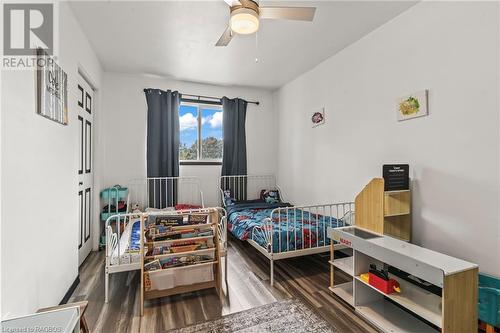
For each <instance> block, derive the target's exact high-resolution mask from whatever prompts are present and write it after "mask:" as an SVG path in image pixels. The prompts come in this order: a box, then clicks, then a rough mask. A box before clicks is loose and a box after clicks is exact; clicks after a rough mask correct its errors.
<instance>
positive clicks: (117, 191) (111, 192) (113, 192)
mask: <svg viewBox="0 0 500 333" xmlns="http://www.w3.org/2000/svg"><path fill="white" fill-rule="evenodd" d="M127 193H128V189H127V188H126V187H121V186H120V185H115V186H113V187H109V188H106V189H104V190H102V191H101V198H102V199H104V200H109V199H110V197H111V200H116V201H118V200H125V198H126V197H127Z"/></svg>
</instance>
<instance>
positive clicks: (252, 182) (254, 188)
mask: <svg viewBox="0 0 500 333" xmlns="http://www.w3.org/2000/svg"><path fill="white" fill-rule="evenodd" d="M277 189H279V187H278V185H277V184H276V177H275V176H274V175H240V176H222V177H220V179H219V190H220V200H221V203H222V204H223V205H224V191H226V190H230V191H231V196H232V197H233V198H234V199H236V200H238V201H239V200H253V199H259V198H260V191H261V190H277Z"/></svg>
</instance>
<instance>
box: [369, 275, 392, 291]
mask: <svg viewBox="0 0 500 333" xmlns="http://www.w3.org/2000/svg"><path fill="white" fill-rule="evenodd" d="M368 284H369V285H370V286H372V287H375V288H377V289H378V290H380V291H381V292H383V293H384V294H392V293H393V292H394V291H395V289H394V288H395V287H399V283H398V282H397V281H396V280H394V279H389V280H384V279H382V278H380V277H378V276H376V275H375V274H373V273H369V275H368Z"/></svg>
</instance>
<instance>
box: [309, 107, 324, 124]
mask: <svg viewBox="0 0 500 333" xmlns="http://www.w3.org/2000/svg"><path fill="white" fill-rule="evenodd" d="M311 122H312V127H313V128H314V127H318V126H319V125H323V124H324V123H325V108H319V109H317V110H315V111H314V112H313V114H312V116H311Z"/></svg>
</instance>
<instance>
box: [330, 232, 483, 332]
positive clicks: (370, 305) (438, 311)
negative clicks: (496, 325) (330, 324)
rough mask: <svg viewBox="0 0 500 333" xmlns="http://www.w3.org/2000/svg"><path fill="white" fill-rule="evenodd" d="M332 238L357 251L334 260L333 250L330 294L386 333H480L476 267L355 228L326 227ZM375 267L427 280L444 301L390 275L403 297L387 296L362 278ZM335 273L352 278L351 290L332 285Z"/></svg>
mask: <svg viewBox="0 0 500 333" xmlns="http://www.w3.org/2000/svg"><path fill="white" fill-rule="evenodd" d="M328 237H329V238H330V239H331V240H332V244H333V241H337V242H340V243H341V244H344V245H346V246H348V247H350V248H352V250H353V256H352V257H347V258H340V259H335V258H334V256H333V247H332V249H331V252H330V253H331V277H330V290H331V291H332V292H333V293H334V294H336V295H337V296H339V297H340V298H342V299H343V300H345V301H346V302H348V303H349V304H351V305H352V306H353V307H354V309H355V310H356V311H357V312H359V313H360V314H361V315H362V316H364V317H365V318H366V319H368V320H369V321H371V322H372V323H373V324H374V325H376V326H377V327H378V328H379V329H380V330H382V331H383V332H438V331H441V332H442V333H456V332H464V333H466V332H467V333H468V332H477V306H476V304H477V283H478V266H477V265H475V264H472V263H469V262H466V261H463V260H460V259H457V258H453V257H450V256H447V255H444V254H441V253H438V252H435V251H431V250H428V249H425V248H422V247H419V246H416V245H413V244H410V243H407V242H405V241H402V240H399V239H396V238H393V237H389V236H385V235H383V234H381V233H375V232H372V231H369V230H366V229H362V228H359V227H357V226H356V227H344V228H335V229H333V228H328ZM371 264H374V265H376V266H377V267H379V268H380V267H385V268H387V267H389V266H392V267H394V268H397V269H399V270H400V271H403V272H406V273H408V274H410V275H412V276H414V277H416V278H418V279H420V280H424V281H426V282H427V285H429V286H431V285H434V287H433V288H434V289H437V290H439V288H441V296H439V295H436V294H435V293H432V292H430V291H428V290H427V289H424V288H422V287H421V285H419V284H417V283H412V282H410V281H408V280H406V279H403V278H401V277H399V276H396V275H394V274H390V273H389V278H392V279H394V280H396V281H397V282H398V283H399V287H400V292H399V293H398V292H394V293H389V294H387V293H384V292H383V291H381V290H379V289H377V288H376V287H374V286H372V285H371V284H369V283H368V282H367V281H365V280H363V279H361V277H360V275H361V274H364V273H367V272H368V271H369V270H370V265H371ZM334 268H335V269H337V268H338V269H341V270H342V271H344V272H346V273H348V274H349V273H352V276H353V281H352V282H348V284H350V285H351V286H348V285H347V283H343V284H340V285H334V281H335V269H334ZM398 274H399V273H398ZM436 286H437V287H439V288H436ZM426 288H427V287H426ZM436 293H439V292H438V291H436ZM456 300H460V301H459V302H457V301H456Z"/></svg>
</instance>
